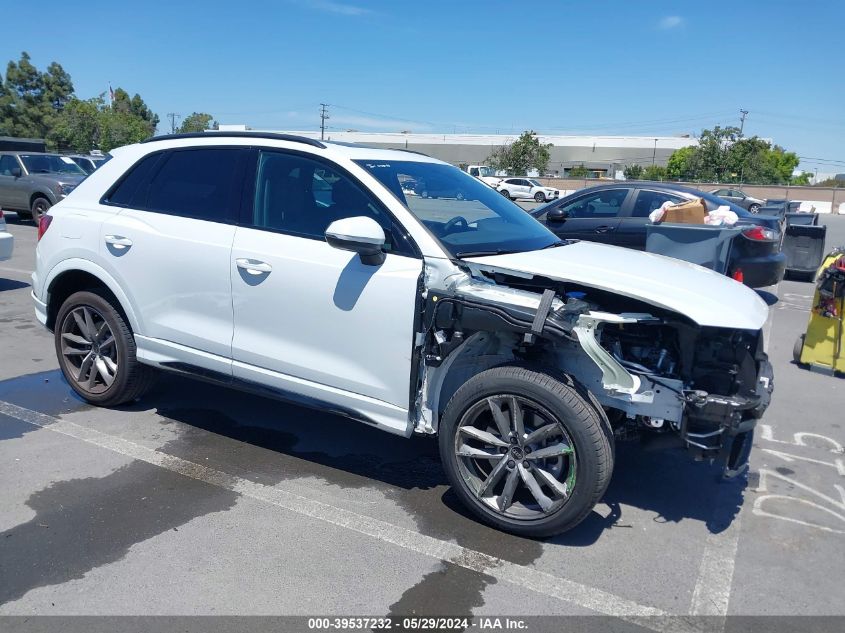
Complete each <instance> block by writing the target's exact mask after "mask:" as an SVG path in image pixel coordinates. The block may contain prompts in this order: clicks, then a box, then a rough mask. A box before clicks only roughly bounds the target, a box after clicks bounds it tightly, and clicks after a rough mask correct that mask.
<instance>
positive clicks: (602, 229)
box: [596, 224, 616, 233]
mask: <svg viewBox="0 0 845 633" xmlns="http://www.w3.org/2000/svg"><path fill="white" fill-rule="evenodd" d="M615 230H616V227H615V226H608V225H606V224H605V225H604V226H599V227H596V233H610V232H611V231H615Z"/></svg>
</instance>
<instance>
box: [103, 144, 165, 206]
mask: <svg viewBox="0 0 845 633" xmlns="http://www.w3.org/2000/svg"><path fill="white" fill-rule="evenodd" d="M161 158H162V154H160V153H157V154H150V155H148V156H145V157H144V158H142V159H141V160H140V161H139V162H137V163H135V165H133V166H132V167H131V168H130V169H129V171H128V172H127V173H126V174H125V175H124V176H123V177H122V178H121V179H120V180H119V181H118V182H117V185H116V186H114V187H113V188H112V189H111V191H109V192H108V193H107V194H106V195H105V196H104V197H103V202H105V203H106V204H114V205H117V206H120V207H130V206H136V207H137V206H140V204H139V201H138V200H136V198H135V194H136V193H140V192H143V193H144V194H146V191H147V188H148V187H149V184H150V181H149V179H150V175H151V174H152V173H153V172H154V169H155V166H156V164H157V163H158V161H159V160H160V159H161Z"/></svg>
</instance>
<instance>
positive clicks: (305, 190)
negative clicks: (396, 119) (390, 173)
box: [252, 152, 413, 255]
mask: <svg viewBox="0 0 845 633" xmlns="http://www.w3.org/2000/svg"><path fill="white" fill-rule="evenodd" d="M403 186H412V185H411V184H410V183H405V184H403ZM358 216H364V217H368V218H372V219H373V220H375V221H376V222H378V223H379V224H380V225H381V227H382V228H383V229H384V230H385V250H386V251H387V252H392V253H395V254H399V255H412V254H413V248H412V247H411V244H410V242H409V240H408V238H407V236H405V234H404V232H403V231H401V230H400V229H399V227H397V226H396V225H395V223H394V222H393V219H392V218H391V217H390V216H389V215H388V214H387V212H386V211H384V210H383V209H382V208H381V207H380V206H379V205H377V204H376V203H375V202H374V201H373V200H372V199H371V197H370V196H369V195H367V194H366V193H364V192H363V190H362V189H361V188H360V187H359V186H358V185H356V184H355V183H353V182H352V180H350V179H349V178H348V177H347V176H345V175H343V174H341V173H339V172H338V171H335V170H334V169H332V168H330V167H327V166H326V165H324V164H323V163H321V162H318V161H314V160H311V159H309V158H305V157H304V156H300V155H297V154H285V153H281V152H260V154H259V159H258V170H257V175H256V185H255V202H254V204H253V217H252V225H253V226H255V227H256V228H263V229H272V230H276V231H282V232H284V233H291V234H294V235H299V236H302V237H308V238H313V239H319V240H323V239H325V233H326V229H327V228H328V227H329V225H330V224H331V223H332V222H334V221H336V220H341V219H343V218H352V217H358Z"/></svg>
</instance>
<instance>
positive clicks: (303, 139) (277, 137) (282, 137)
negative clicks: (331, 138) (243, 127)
mask: <svg viewBox="0 0 845 633" xmlns="http://www.w3.org/2000/svg"><path fill="white" fill-rule="evenodd" d="M217 136H224V137H230V138H268V139H272V140H274V141H291V142H294V143H304V144H305V145H311V146H313V147H320V148H322V149H325V147H326V146H325V145H324V144H323V143H321V142H320V141H318V140H317V139H313V138H308V137H307V136H296V135H295V134H276V133H274V132H238V131H235V132H217V131H215V132H188V133H185V134H162V135H161V136H151V137H150V138H148V139H144V140H143V141H141V142H142V143H154V142H155V141H169V140H173V139H180V138H211V137H217Z"/></svg>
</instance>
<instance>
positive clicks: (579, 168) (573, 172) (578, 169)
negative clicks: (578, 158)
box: [569, 163, 591, 178]
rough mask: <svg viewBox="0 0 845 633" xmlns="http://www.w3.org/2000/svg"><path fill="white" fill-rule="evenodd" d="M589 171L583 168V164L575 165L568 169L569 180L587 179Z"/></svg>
mask: <svg viewBox="0 0 845 633" xmlns="http://www.w3.org/2000/svg"><path fill="white" fill-rule="evenodd" d="M590 173H591V172H590V170H589V169H587V168H586V167H584V164H583V163H582V164H580V165H575V166H574V167H570V169H569V177H570V178H587V177H588V176H589V175H590Z"/></svg>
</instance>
